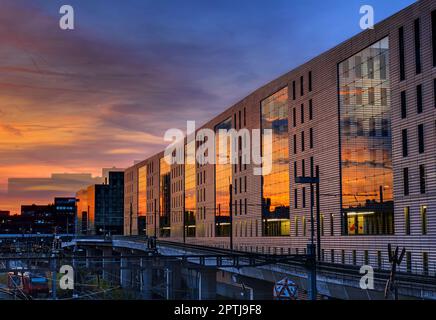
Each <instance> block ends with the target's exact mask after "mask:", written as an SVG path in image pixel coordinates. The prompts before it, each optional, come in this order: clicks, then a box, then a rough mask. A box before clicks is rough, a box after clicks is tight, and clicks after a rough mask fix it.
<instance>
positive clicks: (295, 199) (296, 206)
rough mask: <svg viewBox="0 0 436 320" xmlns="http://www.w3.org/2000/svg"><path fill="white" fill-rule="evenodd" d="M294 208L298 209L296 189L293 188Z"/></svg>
mask: <svg viewBox="0 0 436 320" xmlns="http://www.w3.org/2000/svg"><path fill="white" fill-rule="evenodd" d="M294 208H295V209H298V189H295V190H294Z"/></svg>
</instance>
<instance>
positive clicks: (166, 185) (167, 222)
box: [159, 158, 171, 237]
mask: <svg viewBox="0 0 436 320" xmlns="http://www.w3.org/2000/svg"><path fill="white" fill-rule="evenodd" d="M168 162H169V160H168V161H166V160H165V158H161V159H160V163H159V165H160V171H159V172H160V174H159V175H160V179H159V191H160V193H159V204H160V207H159V230H160V236H161V237H169V236H170V235H171V219H170V218H171V170H170V165H169V164H168Z"/></svg>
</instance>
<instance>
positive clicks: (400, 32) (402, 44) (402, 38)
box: [398, 27, 406, 81]
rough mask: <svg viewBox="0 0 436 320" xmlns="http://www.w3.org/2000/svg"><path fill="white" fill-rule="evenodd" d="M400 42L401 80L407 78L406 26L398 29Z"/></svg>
mask: <svg viewBox="0 0 436 320" xmlns="http://www.w3.org/2000/svg"><path fill="white" fill-rule="evenodd" d="M398 43H399V50H400V52H399V54H400V81H403V80H405V79H406V66H405V63H404V60H405V58H404V27H401V28H400V29H399V30H398Z"/></svg>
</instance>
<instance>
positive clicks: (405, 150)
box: [401, 129, 409, 157]
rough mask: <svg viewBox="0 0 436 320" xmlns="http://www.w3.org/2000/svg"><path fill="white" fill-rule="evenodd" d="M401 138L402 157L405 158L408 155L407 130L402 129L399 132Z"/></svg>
mask: <svg viewBox="0 0 436 320" xmlns="http://www.w3.org/2000/svg"><path fill="white" fill-rule="evenodd" d="M401 134H402V138H403V157H407V156H408V155H409V150H408V145H407V129H403V130H402V131H401Z"/></svg>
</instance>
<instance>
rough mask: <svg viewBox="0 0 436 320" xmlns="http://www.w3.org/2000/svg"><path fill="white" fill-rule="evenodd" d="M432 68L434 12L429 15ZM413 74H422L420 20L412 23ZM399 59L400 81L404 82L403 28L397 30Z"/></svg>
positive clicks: (435, 60) (435, 31)
mask: <svg viewBox="0 0 436 320" xmlns="http://www.w3.org/2000/svg"><path fill="white" fill-rule="evenodd" d="M431 29H432V48H433V66H434V67H436V10H435V11H433V12H432V13H431ZM413 36H414V55H415V74H417V75H418V74H420V73H421V72H422V52H421V47H422V46H421V20H420V19H419V18H418V19H415V21H414V23H413ZM398 42H399V57H400V81H403V80H406V56H405V55H406V52H407V50H406V49H405V34H404V27H400V28H399V29H398Z"/></svg>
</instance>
